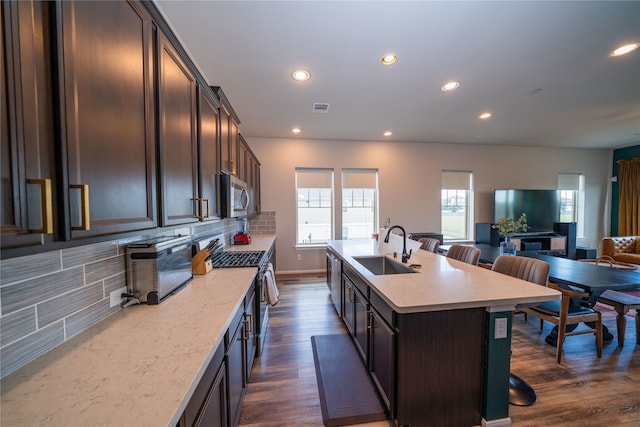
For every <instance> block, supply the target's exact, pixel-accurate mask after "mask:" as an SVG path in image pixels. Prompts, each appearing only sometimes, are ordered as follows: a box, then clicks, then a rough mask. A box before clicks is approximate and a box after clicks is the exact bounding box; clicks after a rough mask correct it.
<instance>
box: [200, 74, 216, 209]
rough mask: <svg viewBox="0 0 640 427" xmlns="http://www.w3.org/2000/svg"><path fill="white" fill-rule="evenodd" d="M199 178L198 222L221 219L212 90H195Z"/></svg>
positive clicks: (203, 87)
mask: <svg viewBox="0 0 640 427" xmlns="http://www.w3.org/2000/svg"><path fill="white" fill-rule="evenodd" d="M198 102H199V103H198V106H199V108H198V112H199V114H198V151H199V157H198V161H199V168H198V170H199V175H198V186H199V188H200V197H199V199H198V206H197V208H198V216H199V218H200V220H201V221H208V220H212V219H219V218H220V193H219V191H218V189H219V188H220V187H219V186H220V139H219V136H220V135H219V132H218V128H219V123H220V122H219V117H218V114H219V107H218V103H217V101H216V100H215V98H214V97H213V94H212V93H211V90H210V89H209V88H208V87H206V86H199V87H198Z"/></svg>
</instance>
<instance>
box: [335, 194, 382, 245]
mask: <svg viewBox="0 0 640 427" xmlns="http://www.w3.org/2000/svg"><path fill="white" fill-rule="evenodd" d="M376 228H377V220H376V189H375V188H343V189H342V238H343V239H359V238H364V237H371V234H372V233H375V232H376V231H375V229H376Z"/></svg>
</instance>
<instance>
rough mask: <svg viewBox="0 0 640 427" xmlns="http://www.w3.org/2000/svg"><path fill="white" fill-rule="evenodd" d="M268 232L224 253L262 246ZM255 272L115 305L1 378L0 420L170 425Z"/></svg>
mask: <svg viewBox="0 0 640 427" xmlns="http://www.w3.org/2000/svg"><path fill="white" fill-rule="evenodd" d="M274 240H275V236H273V235H258V236H252V242H251V244H250V245H243V246H242V247H238V246H235V247H228V249H229V250H246V251H253V250H266V249H268V248H269V247H270V246H271V245H272V244H273V242H274ZM256 273H257V269H256V268H225V269H214V270H213V271H211V272H210V273H208V274H206V275H204V276H194V279H193V281H192V282H190V283H189V284H187V285H186V286H185V287H184V288H183V289H181V290H180V291H179V292H177V293H176V294H175V295H173V296H171V297H169V298H167V299H166V300H165V301H163V302H162V303H161V304H159V305H155V306H151V305H149V306H147V305H140V306H132V307H128V308H126V309H123V310H120V311H118V312H117V313H115V314H114V315H112V316H110V317H108V318H107V319H105V320H103V321H102V322H99V323H98V324H96V325H94V326H92V327H91V328H89V329H87V330H86V331H84V332H82V333H81V334H79V335H77V336H75V337H73V338H72V339H70V340H69V341H66V342H65V343H63V344H62V345H60V346H58V347H56V348H54V349H53V350H51V351H49V352H48V353H46V354H44V355H43V356H41V357H39V358H37V359H35V360H34V361H33V362H31V363H29V364H27V365H26V366H24V367H22V368H20V369H19V370H17V371H16V372H14V373H12V374H10V375H8V376H7V377H5V378H4V379H3V380H2V382H1V384H0V386H1V392H2V403H1V407H0V425H2V426H153V427H156V426H165V425H166V426H175V425H176V423H177V422H178V420H179V419H180V416H181V415H182V412H183V411H184V408H185V406H186V404H187V403H188V401H189V398H190V397H191V395H192V393H193V391H194V389H195V387H196V386H197V384H198V382H199V380H200V378H201V377H202V375H203V373H204V370H205V368H206V367H207V365H208V364H209V362H210V360H211V358H212V357H213V354H214V352H215V350H216V349H217V347H218V345H223V341H224V334H225V332H226V330H227V329H228V327H229V322H230V321H231V317H232V315H233V314H234V313H235V311H236V310H237V309H238V308H239V307H240V304H241V303H242V298H243V296H244V295H245V293H246V292H247V290H248V289H249V287H250V286H251V284H252V283H253V279H254V277H255V275H256Z"/></svg>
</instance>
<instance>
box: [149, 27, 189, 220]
mask: <svg viewBox="0 0 640 427" xmlns="http://www.w3.org/2000/svg"><path fill="white" fill-rule="evenodd" d="M159 48H160V49H159V50H160V52H159V57H160V58H159V60H160V70H159V76H158V81H159V84H158V86H159V95H158V97H159V99H158V104H159V108H158V110H159V118H158V119H159V121H160V126H159V128H160V131H159V132H160V135H159V147H160V175H161V182H162V191H161V193H160V194H161V198H162V225H163V226H167V225H176V224H185V223H190V222H195V221H198V217H197V216H196V201H197V198H198V188H197V187H198V185H197V145H196V81H195V77H194V76H193V74H192V73H191V71H190V70H189V69H188V68H187V66H186V64H185V63H184V61H183V60H182V58H181V57H180V55H179V54H178V52H177V51H176V49H175V48H174V47H173V46H172V45H171V43H170V42H169V40H167V38H166V37H165V36H164V35H163V34H162V33H159Z"/></svg>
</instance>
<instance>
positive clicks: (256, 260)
mask: <svg viewBox="0 0 640 427" xmlns="http://www.w3.org/2000/svg"><path fill="white" fill-rule="evenodd" d="M264 253H265V251H237V252H235V251H232V252H227V251H220V252H216V253H214V254H212V255H211V264H212V265H213V268H234V267H260V265H261V262H262V258H263V257H264Z"/></svg>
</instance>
